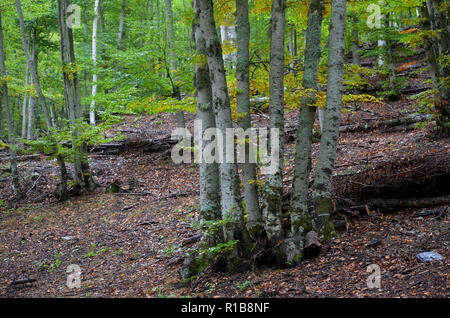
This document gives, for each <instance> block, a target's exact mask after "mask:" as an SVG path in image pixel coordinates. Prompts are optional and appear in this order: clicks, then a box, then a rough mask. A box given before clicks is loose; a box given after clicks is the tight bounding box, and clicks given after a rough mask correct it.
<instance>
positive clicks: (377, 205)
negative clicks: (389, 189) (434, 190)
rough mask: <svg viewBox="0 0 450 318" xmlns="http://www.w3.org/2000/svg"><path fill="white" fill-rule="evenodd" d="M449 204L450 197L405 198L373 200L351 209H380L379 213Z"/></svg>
mask: <svg viewBox="0 0 450 318" xmlns="http://www.w3.org/2000/svg"><path fill="white" fill-rule="evenodd" d="M448 204H450V196H443V197H434V198H422V199H417V198H407V199H375V200H371V201H368V202H366V203H365V204H363V205H358V206H353V207H351V209H353V210H360V211H366V206H367V207H369V208H370V209H380V210H382V211H381V212H386V211H392V210H396V209H407V208H426V207H432V206H442V205H448Z"/></svg>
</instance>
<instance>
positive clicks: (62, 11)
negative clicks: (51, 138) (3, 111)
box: [58, 0, 95, 190]
mask: <svg viewBox="0 0 450 318" xmlns="http://www.w3.org/2000/svg"><path fill="white" fill-rule="evenodd" d="M68 5H69V0H58V22H59V29H60V44H61V48H60V55H61V63H62V65H63V69H64V70H65V69H66V68H67V65H69V64H74V63H75V54H74V49H73V35H72V29H71V28H69V27H68V26H67V24H66V18H67V16H66V12H67V6H68ZM63 80H64V92H65V100H66V103H67V109H68V113H69V121H70V124H71V126H72V135H73V139H74V141H73V147H74V149H77V153H76V154H75V155H74V168H75V173H74V175H75V177H74V179H75V182H76V184H77V185H78V186H79V187H81V188H86V189H89V190H92V189H93V188H94V187H95V183H94V181H93V179H92V175H91V173H90V171H89V165H88V162H87V158H86V154H85V148H86V147H85V146H84V145H82V146H75V142H76V139H77V138H78V136H79V128H78V127H77V126H78V124H79V120H80V119H81V100H80V90H79V82H78V76H77V72H76V71H75V72H74V71H72V72H70V76H69V73H68V72H67V71H65V72H63Z"/></svg>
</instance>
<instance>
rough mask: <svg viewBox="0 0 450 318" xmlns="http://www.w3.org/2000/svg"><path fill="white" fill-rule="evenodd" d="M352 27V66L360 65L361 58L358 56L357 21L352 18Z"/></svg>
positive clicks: (355, 18)
mask: <svg viewBox="0 0 450 318" xmlns="http://www.w3.org/2000/svg"><path fill="white" fill-rule="evenodd" d="M352 20H353V27H352V64H354V65H360V64H361V61H360V60H361V58H360V54H359V26H358V22H359V19H358V18H357V17H356V16H354V17H352Z"/></svg>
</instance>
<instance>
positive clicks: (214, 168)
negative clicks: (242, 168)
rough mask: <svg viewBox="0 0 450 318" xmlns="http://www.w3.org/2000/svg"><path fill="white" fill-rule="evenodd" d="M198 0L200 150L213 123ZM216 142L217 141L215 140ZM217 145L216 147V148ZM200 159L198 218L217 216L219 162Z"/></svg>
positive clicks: (208, 238) (211, 240)
mask: <svg viewBox="0 0 450 318" xmlns="http://www.w3.org/2000/svg"><path fill="white" fill-rule="evenodd" d="M199 1H200V0H194V1H193V5H194V10H195V12H196V16H195V17H194V20H193V23H192V34H193V36H194V42H195V49H196V54H197V63H196V65H195V75H194V86H195V88H196V90H197V120H198V121H200V123H201V129H200V132H199V133H201V136H200V138H198V137H197V136H196V137H197V138H198V139H199V140H200V149H199V151H200V152H201V153H202V154H203V151H204V149H205V146H206V145H205V144H204V142H203V136H204V133H205V131H206V130H207V129H209V128H215V127H216V119H215V117H214V106H213V103H212V91H211V80H210V78H209V68H208V63H207V60H206V59H207V58H206V55H205V54H206V52H205V40H204V38H203V36H202V34H201V30H200V25H199V21H198V15H199V9H200V5H199V3H198V2H199ZM216 145H217V143H216ZM216 149H217V148H216ZM198 161H199V163H200V218H201V220H202V221H215V220H220V218H221V215H220V182H219V166H218V163H217V162H211V163H208V162H206V161H205V158H203V155H201V157H200V158H198ZM204 234H205V237H203V238H202V240H203V241H205V242H206V244H207V246H214V245H215V244H217V243H219V242H221V235H220V233H218V234H215V235H214V234H210V233H208V232H206V233H204Z"/></svg>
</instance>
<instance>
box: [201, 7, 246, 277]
mask: <svg viewBox="0 0 450 318" xmlns="http://www.w3.org/2000/svg"><path fill="white" fill-rule="evenodd" d="M199 15H200V29H201V32H202V35H203V37H204V39H205V45H206V55H207V57H208V58H207V59H208V67H209V72H210V79H211V88H212V93H213V105H214V108H215V109H214V110H215V114H216V125H217V128H218V129H219V131H220V132H221V133H222V137H223V138H225V134H226V129H227V128H232V127H233V121H232V119H231V108H230V98H229V95H228V88H227V81H226V77H225V67H224V62H223V56H222V47H221V45H220V39H219V37H218V35H217V29H216V23H215V20H214V9H213V3H212V0H203V1H200V14H199ZM224 141H225V140H224ZM223 145H226V144H225V142H223ZM221 148H222V149H219V151H220V152H221V153H220V155H221V157H222V158H223V160H222V161H221V163H220V189H221V211H222V219H223V220H225V221H226V222H225V224H224V226H223V230H224V240H225V242H229V241H238V243H237V244H236V245H234V249H233V251H232V252H231V253H230V255H229V257H228V267H229V269H230V270H233V269H236V268H237V267H239V266H240V265H241V260H242V258H243V257H245V256H246V255H247V253H248V250H249V237H248V233H247V230H246V228H245V225H244V215H243V209H242V204H241V200H240V189H239V176H238V171H237V164H236V163H228V162H226V158H227V153H228V151H229V150H228V149H227V148H229V147H226V146H224V147H221ZM231 151H233V152H234V143H233V149H232V150H231Z"/></svg>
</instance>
